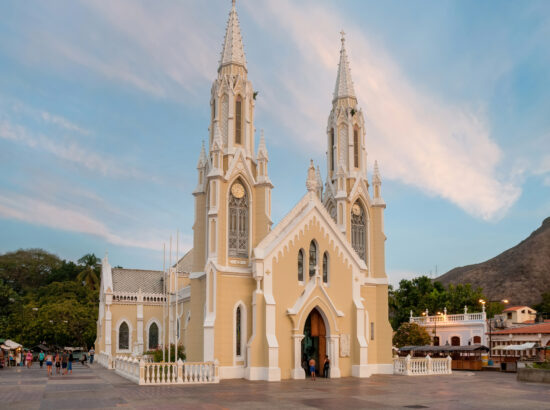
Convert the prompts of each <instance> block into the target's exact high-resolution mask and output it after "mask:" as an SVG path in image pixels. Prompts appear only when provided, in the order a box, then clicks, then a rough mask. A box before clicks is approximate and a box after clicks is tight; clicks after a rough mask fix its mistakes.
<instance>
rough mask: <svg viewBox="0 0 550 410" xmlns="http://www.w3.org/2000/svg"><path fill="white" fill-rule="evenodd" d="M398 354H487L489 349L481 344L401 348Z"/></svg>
mask: <svg viewBox="0 0 550 410" xmlns="http://www.w3.org/2000/svg"><path fill="white" fill-rule="evenodd" d="M399 351H400V352H425V353H453V352H465V353H466V352H488V351H489V348H488V347H487V346H484V345H481V344H473V345H465V346H450V345H444V346H430V345H427V346H403V347H401V348H400V349H399Z"/></svg>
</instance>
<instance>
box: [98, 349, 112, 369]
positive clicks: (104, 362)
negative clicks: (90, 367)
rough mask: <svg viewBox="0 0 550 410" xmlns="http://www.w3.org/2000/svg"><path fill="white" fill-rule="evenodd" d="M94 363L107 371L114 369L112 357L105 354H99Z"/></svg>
mask: <svg viewBox="0 0 550 410" xmlns="http://www.w3.org/2000/svg"><path fill="white" fill-rule="evenodd" d="M94 361H96V362H97V363H99V364H100V365H101V366H103V367H105V368H107V369H112V368H113V362H112V360H111V357H110V356H109V355H108V354H107V353H105V352H100V353H97V354H96V355H95V357H94Z"/></svg>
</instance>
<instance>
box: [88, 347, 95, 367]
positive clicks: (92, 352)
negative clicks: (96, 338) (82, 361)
mask: <svg viewBox="0 0 550 410" xmlns="http://www.w3.org/2000/svg"><path fill="white" fill-rule="evenodd" d="M89 354H90V364H94V355H95V350H94V347H93V346H92V348H91V349H90V352H89Z"/></svg>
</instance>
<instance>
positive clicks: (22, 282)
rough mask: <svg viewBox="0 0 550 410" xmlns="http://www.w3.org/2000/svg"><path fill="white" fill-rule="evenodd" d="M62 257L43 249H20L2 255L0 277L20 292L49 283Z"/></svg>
mask: <svg viewBox="0 0 550 410" xmlns="http://www.w3.org/2000/svg"><path fill="white" fill-rule="evenodd" d="M61 265H62V262H61V259H59V258H58V257H57V256H56V255H53V254H51V253H49V252H46V251H45V250H43V249H19V250H18V251H16V252H8V253H5V254H3V255H0V278H1V279H3V280H4V282H5V283H7V284H8V285H10V286H11V287H12V289H13V290H15V291H16V292H18V293H21V292H24V291H26V290H27V289H35V288H37V287H39V286H42V285H45V284H47V283H49V277H50V275H51V274H52V273H53V272H54V271H55V270H56V269H58V268H59V267H60V266H61Z"/></svg>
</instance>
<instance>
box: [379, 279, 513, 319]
mask: <svg viewBox="0 0 550 410" xmlns="http://www.w3.org/2000/svg"><path fill="white" fill-rule="evenodd" d="M484 298H485V297H484V296H483V292H482V289H481V288H477V289H472V287H471V285H470V284H465V285H457V286H453V285H449V287H448V288H445V287H444V286H443V285H442V284H441V283H440V282H434V281H432V280H431V279H430V278H428V277H427V276H419V277H417V278H414V279H411V280H407V279H403V280H402V281H401V282H399V288H398V289H396V290H395V289H393V288H390V289H389V308H390V312H389V314H390V322H391V324H392V326H393V328H394V329H397V328H398V327H399V326H400V324H401V323H403V322H408V320H409V316H410V312H411V311H412V313H413V316H420V315H421V314H422V312H424V311H426V309H427V310H428V312H431V313H436V312H438V311H443V309H444V308H447V312H448V313H449V314H452V313H460V312H463V311H464V306H467V307H468V310H469V311H470V312H472V311H476V310H477V311H479V309H480V305H479V299H484ZM491 309H494V310H495V311H496V310H498V309H499V306H496V305H494V306H491ZM500 309H501V311H502V308H500Z"/></svg>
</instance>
